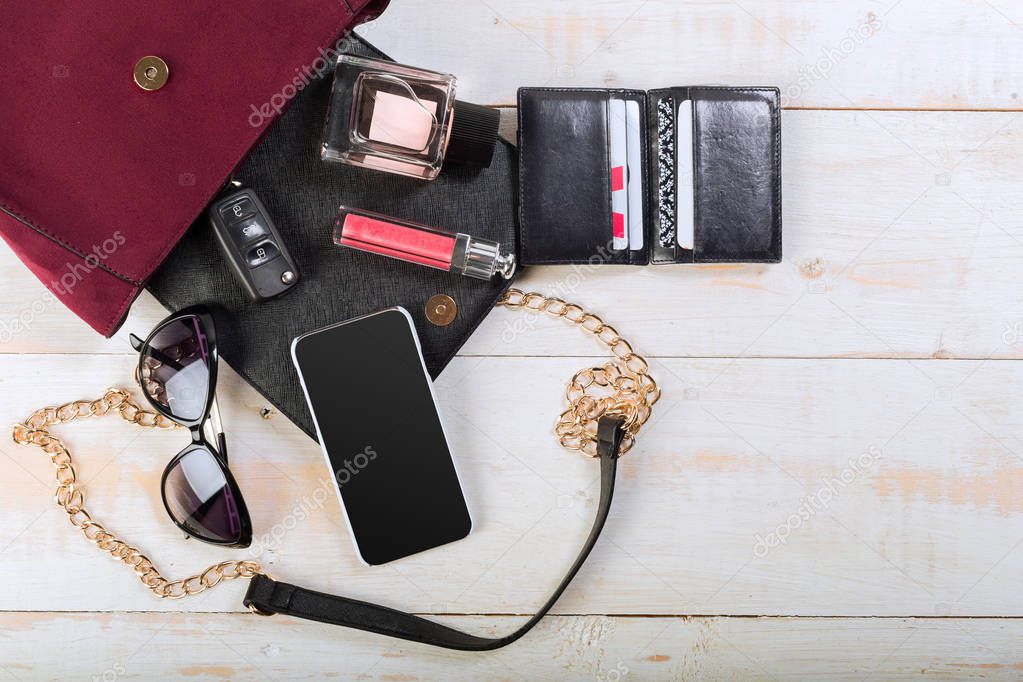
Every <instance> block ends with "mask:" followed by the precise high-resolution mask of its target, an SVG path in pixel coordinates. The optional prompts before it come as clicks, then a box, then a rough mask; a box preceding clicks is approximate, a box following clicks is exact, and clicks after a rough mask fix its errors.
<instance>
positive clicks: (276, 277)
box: [209, 189, 298, 301]
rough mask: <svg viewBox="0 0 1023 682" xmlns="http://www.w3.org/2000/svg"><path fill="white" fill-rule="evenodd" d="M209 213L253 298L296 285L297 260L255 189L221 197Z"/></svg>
mask: <svg viewBox="0 0 1023 682" xmlns="http://www.w3.org/2000/svg"><path fill="white" fill-rule="evenodd" d="M209 216H210V224H211V225H212V226H213V233H214V234H215V235H216V236H217V242H218V243H219V244H220V250H221V251H222V252H223V254H224V256H225V257H226V258H227V262H228V263H229V264H230V266H231V270H232V271H233V272H234V274H235V277H237V278H238V281H239V282H240V283H241V285H242V288H244V289H245V293H247V294H248V295H249V298H251V299H252V300H253V301H265V300H266V299H268V298H273V297H274V296H278V295H280V294H283V293H284V292H285V291H287V290H288V289H290V288H291V287H293V286H295V284H296V283H297V282H298V270H297V269H296V268H295V261H294V260H293V259H292V258H291V254H289V253H288V251H287V249H286V248H285V247H284V242H283V241H281V235H280V233H279V232H277V227H276V226H275V225H274V222H273V220H271V219H270V214H268V213H267V211H266V207H265V206H263V202H261V201H260V200H259V197H257V196H256V193H255V192H253V191H252V190H250V189H239V190H236V191H233V192H231V193H229V194H227V195H225V196H223V197H221V198H219V199H217V200H216V201H214V202H213V204H211V205H210V208H209Z"/></svg>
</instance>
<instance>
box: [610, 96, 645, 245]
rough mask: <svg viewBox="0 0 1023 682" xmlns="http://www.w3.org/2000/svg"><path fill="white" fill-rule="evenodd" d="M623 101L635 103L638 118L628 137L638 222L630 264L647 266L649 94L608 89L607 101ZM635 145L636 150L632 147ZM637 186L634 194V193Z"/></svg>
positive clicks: (633, 216)
mask: <svg viewBox="0 0 1023 682" xmlns="http://www.w3.org/2000/svg"><path fill="white" fill-rule="evenodd" d="M616 98H617V99H621V100H624V101H625V102H626V106H627V107H628V106H629V104H630V103H635V109H634V111H635V112H636V116H635V117H629V119H628V126H627V127H628V131H627V132H628V134H629V164H628V166H629V169H628V184H629V188H628V189H629V192H630V196H629V221H630V223H631V222H632V221H633V220H638V224H637V225H636V226H635V232H636V233H638V239H637V238H636V237H637V234H635V233H634V231H633V229H631V228H630V235H629V248H628V262H629V263H630V264H631V265H646V264H647V263H648V262H649V260H650V249H651V242H650V237H649V230H648V229H647V226H648V225H649V222H650V220H651V206H652V204H651V203H650V201H649V186H650V182H651V173H650V166H649V158H648V155H647V153H646V150H647V149H648V147H649V139H648V138H649V134H648V130H649V128H648V125H647V118H648V116H647V93H646V92H644V91H643V90H627V89H621V88H615V89H611V90H608V99H609V100H611V99H616ZM634 144H635V148H634V147H633V145H634ZM633 182H635V183H636V185H635V192H633V189H634V186H633V184H632V183H633Z"/></svg>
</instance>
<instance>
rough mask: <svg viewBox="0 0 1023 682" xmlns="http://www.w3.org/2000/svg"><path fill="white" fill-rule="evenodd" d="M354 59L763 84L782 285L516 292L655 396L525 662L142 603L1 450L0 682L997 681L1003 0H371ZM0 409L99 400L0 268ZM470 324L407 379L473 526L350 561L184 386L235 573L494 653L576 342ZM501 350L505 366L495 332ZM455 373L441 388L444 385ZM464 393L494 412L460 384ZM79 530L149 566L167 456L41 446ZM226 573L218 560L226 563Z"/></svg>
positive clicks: (1019, 652)
mask: <svg viewBox="0 0 1023 682" xmlns="http://www.w3.org/2000/svg"><path fill="white" fill-rule="evenodd" d="M362 33H363V34H364V35H366V36H367V37H368V38H369V39H370V40H371V41H373V42H375V43H376V44H377V45H379V46H380V47H381V48H383V49H384V50H385V51H388V52H389V53H391V54H392V55H393V56H394V57H395V58H397V59H399V60H401V61H406V62H410V63H413V64H417V65H421V66H425V67H432V68H436V69H439V70H447V71H451V72H453V73H456V74H458V75H459V76H460V80H461V85H462V87H461V95H462V96H463V97H465V98H466V99H469V100H474V101H479V102H482V103H488V104H493V105H501V106H511V105H513V103H514V96H515V89H516V87H517V86H519V85H542V84H564V85H580V86H581V85H612V86H629V87H638V88H650V87H656V86H665V85H682V84H690V83H731V84H777V85H779V86H780V87H781V88H782V91H783V93H784V94H785V106H786V111H785V113H784V123H783V128H784V132H783V138H784V150H783V156H784V205H785V262H784V263H782V264H780V265H775V266H759V265H750V266H718V267H674V268H654V267H650V268H631V269H629V268H614V267H602V268H600V269H598V270H588V271H585V272H584V273H583V274H582V276H576V275H574V274H573V271H572V270H570V269H567V268H537V269H534V270H531V271H530V272H528V274H527V275H526V276H525V277H524V279H523V281H522V284H523V286H524V287H528V288H532V289H536V290H539V291H543V292H550V293H557V294H560V295H563V296H565V297H567V298H570V299H573V300H575V301H577V302H579V303H581V304H584V305H585V306H586V307H588V308H591V309H593V310H594V311H595V312H597V313H598V314H600V315H602V316H604V317H606V319H607V320H608V321H609V322H611V323H613V324H615V325H616V326H617V327H618V328H619V329H620V330H621V331H622V332H623V333H625V334H626V335H627V336H628V337H629V338H630V339H635V342H636V345H637V348H638V350H639V351H640V352H643V353H644V354H646V355H647V356H648V357H653V358H654V360H653V362H652V366H653V370H652V371H653V373H654V376H655V377H656V378H657V379H658V380H659V381H660V382H661V383H662V384H663V386H664V399H663V401H662V403H661V404H660V405H659V406H658V407H657V409H656V412H655V416H654V419H653V421H652V423H651V424H650V426H649V427H648V428H647V429H646V430H645V431H644V432H643V433H642V435H641V437H640V442H639V445H638V447H637V448H636V450H635V451H634V452H633V453H632V454H630V455H629V456H628V457H627V458H626V459H624V460H623V462H622V465H621V466H622V476H621V481H620V485H619V489H618V492H617V494H616V498H615V504H614V509H613V512H612V516H611V519H610V522H609V524H608V527H607V530H606V533H605V536H604V537H603V538H602V539H601V541H600V543H599V544H598V546H597V548H596V550H595V552H594V554H593V556H592V558H591V559H590V562H589V563H588V564H587V565H586V566H585V567H584V568H583V570H582V572H581V573H580V575H579V577H578V578H577V580H576V582H575V583H574V584H573V586H572V587H571V588H570V589H569V591H568V592H567V593H566V595H565V596H564V598H563V599H562V600H561V602H560V603H559V604H558V605H557V608H556V609H555V612H556V614H557V615H555V616H553V617H550V618H548V619H547V620H546V621H544V622H543V623H542V624H541V625H540V626H539V627H538V628H537V629H536V630H535V631H534V633H533V634H531V635H529V636H528V637H527V638H526V639H525V640H524V641H522V642H520V643H519V644H516V645H514V646H512V647H509V648H507V649H505V650H501V651H497V652H494V653H489V654H458V653H450V652H443V651H437V650H433V649H430V648H427V647H423V646H418V645H413V644H406V643H401V642H397V641H394V640H389V639H384V638H381V637H377V636H373V635H366V634H360V633H356V632H352V631H347V630H342V629H338V628H331V627H326V626H319V625H316V624H312V623H306V622H301V621H298V620H293V619H287V618H283V617H277V618H270V619H263V618H257V617H255V616H252V615H251V614H249V613H247V612H244V611H243V610H242V608H241V604H240V602H241V595H242V593H243V590H244V585H243V584H241V583H240V582H238V583H233V584H230V585H226V586H222V587H219V588H218V589H216V590H214V591H212V592H210V593H207V594H204V595H202V596H200V597H197V598H193V599H189V600H184V601H174V602H168V601H159V600H156V599H154V598H153V597H152V596H151V595H150V594H149V593H148V592H147V591H145V590H144V589H142V588H141V587H140V586H139V584H138V583H137V581H136V579H135V577H134V576H133V575H131V573H130V572H129V571H126V570H125V569H124V567H123V566H120V565H118V564H117V563H116V562H114V561H111V560H110V559H109V558H106V557H104V556H102V554H101V553H100V552H98V551H97V550H96V549H95V548H94V547H92V546H89V545H88V544H87V543H86V542H85V541H84V540H83V539H82V537H81V536H80V534H79V533H78V531H76V530H74V529H72V528H71V527H70V526H69V524H68V523H67V521H66V519H65V517H64V515H63V512H61V511H60V510H59V509H58V508H57V507H56V506H54V504H53V501H52V493H53V487H54V483H53V472H52V470H51V467H50V464H49V463H48V462H47V461H46V460H45V458H44V457H43V456H42V455H41V454H40V453H39V452H38V451H37V450H34V449H28V448H19V447H16V446H14V445H11V444H10V443H9V441H8V440H7V439H6V438H5V439H4V440H3V442H2V443H0V453H2V456H0V477H2V480H3V482H4V486H3V495H2V496H0V514H2V517H0V518H2V523H0V609H2V612H0V679H14V680H29V679H39V678H54V679H73V678H85V679H102V680H116V679H121V678H126V679H127V678H141V679H157V678H159V677H172V678H184V679H221V678H231V677H237V678H239V679H261V678H268V679H279V678H281V679H283V678H290V677H318V676H321V675H322V676H328V675H329V676H335V677H339V678H341V679H369V680H391V681H406V680H408V681H411V680H417V679H473V680H475V679H509V680H516V679H543V678H560V679H573V680H575V679H579V680H586V679H597V680H607V681H614V680H622V679H637V680H645V679H666V678H674V679H772V678H775V679H790V678H817V679H823V680H833V679H864V678H873V679H905V678H917V677H924V678H935V679H964V678H969V679H972V678H985V679H992V678H994V679H1018V678H1019V677H1020V676H1023V645H1021V644H1020V641H1021V640H1019V639H1017V638H1018V637H1020V636H1021V635H1023V621H1021V620H1020V618H1023V548H1021V547H1020V545H1021V544H1023V462H1021V459H1023V440H1021V437H1020V435H1021V433H1023V401H1021V397H1023V396H1021V392H1020V388H1019V387H1020V385H1021V382H1023V363H1020V362H1019V360H1020V359H1023V295H1021V292H1023V287H1021V283H1020V273H1021V272H1023V218H1021V215H1023V210H1021V209H1023V185H1021V183H1020V180H1021V174H1023V119H1021V118H1020V113H1019V112H1020V110H1021V108H1023V103H1021V100H1020V92H1021V88H1023V81H1021V76H1023V6H1021V4H1020V3H1018V2H1013V1H1012V0H968V1H956V0H941V1H934V0H816V1H811V0H802V1H799V0H790V1H787V2H776V1H770V0H738V1H737V2H736V1H727V0H690V1H687V2H674V1H670V0H650V1H647V2H644V1H642V0H614V2H610V1H607V0H599V1H597V0H549V1H540V0H518V1H515V2H513V1H511V0H461V1H458V0H443V1H434V2H413V1H412V0H395V1H394V2H393V6H392V7H391V8H390V9H389V10H388V12H387V13H386V14H385V16H384V17H383V18H382V19H380V20H379V21H378V22H376V23H374V24H371V25H369V26H366V27H365V28H364V29H363V30H362ZM0 276H2V280H3V286H2V289H0V321H2V322H3V323H4V325H5V326H4V327H3V329H8V328H9V325H11V324H12V323H13V320H15V319H20V320H21V322H22V326H27V327H28V329H27V330H24V331H19V332H17V333H13V334H7V333H5V334H3V338H2V340H3V341H4V343H3V344H2V345H0V414H2V415H3V416H4V417H5V418H6V420H7V422H13V421H15V420H16V419H21V418H23V417H24V416H26V415H27V413H28V412H29V411H30V410H31V409H33V408H35V407H39V406H42V405H45V404H53V403H56V402H63V401H65V400H70V399H74V398H80V397H89V396H95V395H97V394H98V393H99V392H100V391H101V390H102V389H103V388H105V387H106V386H108V385H125V386H130V373H131V370H132V366H133V363H134V355H133V353H132V352H131V350H130V348H129V346H128V344H127V341H126V335H127V333H128V331H136V332H144V331H147V330H148V329H149V328H150V326H151V325H152V324H153V323H154V322H156V321H157V320H158V319H159V318H161V317H162V316H163V314H164V312H163V311H162V310H161V309H160V307H159V306H158V305H157V304H156V303H155V302H154V301H153V300H152V299H151V298H149V297H148V296H143V297H142V298H141V299H140V300H139V302H138V303H137V304H136V306H135V308H134V309H133V312H132V314H131V316H130V318H129V319H128V321H127V323H126V324H125V326H124V329H123V330H122V331H121V332H120V333H119V334H118V335H117V336H116V337H115V338H114V339H113V340H109V341H107V340H104V339H101V338H99V337H98V336H97V335H95V334H94V333H93V332H91V331H90V330H88V329H87V328H86V327H85V326H84V324H82V323H80V322H78V321H77V319H76V318H74V317H73V316H72V315H71V314H70V313H68V312H67V311H65V310H64V309H62V308H61V307H60V306H59V304H52V303H50V302H48V299H46V298H44V297H43V293H44V289H43V288H42V286H41V285H40V284H39V283H38V282H37V281H36V280H35V279H34V278H33V277H32V276H31V275H30V274H29V272H28V271H27V269H25V268H24V267H23V266H22V265H21V264H20V263H18V262H17V260H16V259H15V258H14V257H13V256H12V255H11V254H10V252H9V251H7V250H6V249H4V250H2V252H0ZM518 319H519V318H518V317H517V315H516V314H515V313H511V312H507V311H497V312H495V313H493V314H492V315H491V316H490V317H489V318H488V320H487V321H486V322H485V323H484V325H483V326H482V328H481V329H480V331H479V332H478V333H477V334H476V335H475V336H474V337H473V338H472V340H471V341H470V342H469V343H468V345H467V346H466V347H465V348H464V350H463V352H462V354H461V355H460V356H459V357H458V358H457V359H456V360H455V361H454V362H453V363H452V364H451V365H450V367H449V368H448V369H447V370H446V371H445V372H444V374H443V375H442V376H441V378H440V379H439V381H438V391H439V394H440V398H441V401H442V407H443V410H444V412H445V414H446V416H447V419H448V421H449V422H450V424H451V426H452V427H453V428H452V431H453V433H452V438H453V440H454V446H455V451H456V452H457V454H458V460H459V461H458V463H459V466H460V468H461V470H462V471H463V474H464V478H465V485H466V488H467V491H468V494H469V496H470V497H471V499H472V502H473V504H474V507H475V509H476V513H477V516H478V519H477V529H476V531H475V532H474V534H473V535H472V536H471V538H470V539H468V540H466V541H464V542H461V543H457V544H456V545H452V546H451V547H449V548H445V549H444V550H442V551H438V552H434V553H428V554H426V555H423V556H421V557H417V558H412V559H409V560H405V561H401V562H399V563H397V564H395V565H393V566H388V567H383V568H374V569H369V568H365V567H363V566H361V565H360V564H359V563H358V562H357V561H356V559H355V558H354V557H353V556H352V552H351V545H350V543H349V541H348V539H347V537H346V531H345V529H344V523H343V520H342V517H341V512H340V509H339V508H338V506H337V504H336V502H335V501H334V500H333V498H332V497H328V498H327V500H326V502H324V503H322V504H317V503H316V502H315V500H316V499H319V498H317V497H314V493H315V489H316V487H317V486H318V485H319V483H318V481H319V480H320V477H321V476H322V475H323V473H324V471H323V460H322V455H321V454H320V452H319V450H318V448H317V446H316V445H315V444H314V443H312V442H311V441H310V440H309V439H308V438H307V437H306V436H304V435H303V434H301V433H300V432H299V431H298V429H297V428H295V427H294V426H293V425H291V424H290V423H288V422H287V421H286V420H285V419H284V418H282V417H281V416H279V415H277V416H273V415H271V417H270V419H269V420H264V419H263V418H262V417H261V416H260V411H261V409H262V408H263V407H264V404H263V401H262V400H261V398H260V397H259V395H258V394H257V393H256V392H255V391H253V390H252V389H250V388H249V387H248V386H246V385H245V384H244V382H242V381H241V380H240V379H239V378H238V377H237V376H236V375H234V373H233V372H231V371H225V372H224V375H223V379H222V381H221V384H220V395H221V404H222V406H223V408H224V412H225V415H224V417H225V421H226V424H227V428H228V432H229V434H230V436H231V439H232V443H233V449H232V468H233V469H234V470H235V472H236V475H237V477H238V478H239V479H240V480H241V481H242V483H243V485H244V488H245V491H246V497H247V500H248V502H249V505H250V507H251V512H252V516H253V522H254V524H255V526H256V528H257V531H260V530H261V531H262V532H267V529H271V530H272V531H273V532H274V533H275V534H276V537H275V538H273V539H271V541H270V542H269V543H262V549H261V550H260V552H259V555H258V557H257V558H259V559H260V560H262V561H263V562H264V563H266V564H267V565H268V566H269V568H270V570H271V571H273V572H274V573H275V574H277V575H278V576H279V577H282V578H285V579H288V580H289V581H293V582H297V583H301V584H307V585H310V586H315V587H319V588H322V589H325V590H331V591H342V592H344V593H346V594H349V595H352V596H355V597H361V598H365V599H369V600H375V601H382V602H385V603H389V604H393V605H395V606H398V607H401V608H407V609H412V610H414V611H416V612H418V613H423V614H428V615H430V616H431V617H437V618H439V619H441V620H444V621H447V622H452V623H456V624H458V625H459V626H461V627H466V628H471V629H473V630H474V631H478V632H486V633H499V632H506V631H508V630H510V629H511V628H513V627H514V625H515V624H516V623H518V622H521V621H522V620H523V618H524V614H528V613H530V612H531V611H532V610H534V609H535V608H536V607H537V605H538V604H539V603H540V602H541V601H542V600H543V599H544V597H545V595H546V593H547V592H548V591H549V590H550V589H551V587H552V586H553V584H554V583H555V581H556V580H557V578H558V577H559V576H560V575H561V573H562V571H563V570H564V567H565V566H566V565H567V563H568V561H569V560H570V558H571V555H572V553H573V552H575V550H576V549H577V547H578V544H579V542H580V541H581V538H582V536H583V534H584V533H585V530H586V528H587V525H588V523H589V519H590V514H591V513H592V510H593V505H594V503H595V494H596V490H595V483H596V478H597V472H596V469H595V467H594V466H593V463H592V462H590V461H588V460H585V459H582V458H580V457H579V456H578V455H574V454H570V453H568V452H565V451H562V450H561V449H560V448H559V447H558V446H557V444H556V442H555V440H554V438H553V437H552V435H551V431H550V428H549V427H550V425H551V424H552V423H553V419H554V417H555V415H556V414H557V413H558V412H559V410H560V405H561V394H562V389H563V385H564V382H565V381H566V380H567V379H568V378H569V377H570V376H571V374H572V373H573V372H574V371H575V370H576V369H578V368H580V367H582V366H584V365H586V364H587V363H588V362H589V360H588V358H587V357H586V356H592V357H600V353H601V349H600V348H599V347H598V346H597V345H596V344H594V343H593V342H592V341H590V340H588V339H586V338H584V337H582V336H581V335H580V334H579V333H578V332H577V331H575V330H573V329H569V328H567V327H565V326H562V325H561V324H559V323H558V322H555V321H548V320H541V321H539V322H537V324H535V326H534V325H530V326H529V327H528V328H526V329H525V330H524V331H522V332H521V333H516V334H509V333H508V330H509V329H510V328H512V325H514V324H515V323H516V321H517V320H518ZM510 336H515V337H516V338H514V340H511V339H510V338H509V337H510ZM470 372H471V373H472V380H464V379H465V378H466V377H467V375H468V374H469V373H470ZM498 386H499V387H500V390H495V387H498ZM61 433H62V434H64V435H66V436H67V437H68V440H69V441H70V443H71V444H72V446H73V448H74V450H75V452H76V454H77V458H78V461H79V463H80V467H81V473H82V477H83V481H84V483H85V485H86V490H87V493H88V498H89V506H90V508H91V510H92V512H93V513H94V514H95V515H96V516H97V517H98V518H99V519H100V520H102V521H104V522H106V523H107V524H108V525H109V526H110V527H111V528H112V529H115V530H116V531H117V532H118V533H120V534H121V535H123V536H124V537H126V538H128V539H129V540H131V541H133V542H135V543H136V544H138V545H139V546H140V547H142V548H143V549H144V550H145V552H146V553H147V554H148V555H149V556H150V557H152V558H153V559H154V560H155V561H156V562H157V563H158V564H159V566H160V567H161V568H162V569H163V570H164V571H165V572H167V573H168V574H171V575H174V576H181V575H186V574H189V573H192V572H194V571H196V570H197V569H200V568H201V567H204V566H205V565H207V564H209V563H211V562H213V561H216V560H220V559H222V558H225V557H227V556H232V554H231V553H230V552H227V551H224V550H217V549H214V548H211V547H208V546H204V545H202V544H200V543H198V542H195V541H191V542H183V541H182V539H181V535H180V533H179V532H177V531H176V530H175V529H174V528H173V526H172V525H171V524H170V523H169V522H168V520H167V518H166V516H165V513H164V511H163V509H162V506H161V503H160V498H159V493H158V483H159V475H160V472H161V470H162V468H163V466H164V464H165V463H166V461H167V459H168V458H169V457H170V456H171V455H172V454H173V453H174V452H176V451H177V450H178V449H179V448H180V447H181V446H182V445H183V443H182V441H181V435H180V433H166V432H163V433H152V432H143V431H141V430H139V429H134V428H132V427H129V426H128V425H125V424H122V423H119V421H118V420H115V419H112V418H110V419H104V420H97V421H95V422H92V423H82V424H77V425H74V426H69V427H65V428H64V429H63V430H62V431H61ZM234 555H237V553H235V554H234Z"/></svg>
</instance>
